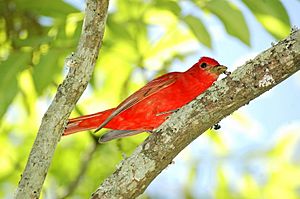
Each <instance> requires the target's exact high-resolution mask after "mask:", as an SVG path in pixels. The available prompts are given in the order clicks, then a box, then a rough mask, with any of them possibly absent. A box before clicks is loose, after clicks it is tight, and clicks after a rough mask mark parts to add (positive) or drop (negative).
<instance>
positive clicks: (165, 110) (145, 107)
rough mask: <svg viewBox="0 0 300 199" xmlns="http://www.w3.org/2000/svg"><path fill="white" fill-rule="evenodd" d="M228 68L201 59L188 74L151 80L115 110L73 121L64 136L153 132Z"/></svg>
mask: <svg viewBox="0 0 300 199" xmlns="http://www.w3.org/2000/svg"><path fill="white" fill-rule="evenodd" d="M226 69H227V68H226V67H225V66H222V65H220V64H219V63H218V62H217V61H216V60H214V59H212V58H209V57H202V58H201V59H200V60H199V61H198V62H197V63H196V64H194V65H193V66H192V67H191V68H190V69H188V70H187V71H185V72H171V73H167V74H165V75H162V76H160V77H158V78H156V79H154V80H152V81H150V82H149V83H147V84H146V85H145V86H144V87H142V88H140V89H139V90H137V91H136V92H135V93H133V94H132V95H130V96H129V97H128V98H127V99H125V100H124V101H123V102H122V103H121V104H120V105H118V106H117V107H116V108H112V109H108V110H105V111H102V112H98V113H95V114H91V115H86V116H81V117H78V118H74V119H70V120H69V122H68V125H67V127H66V130H65V132H64V135H68V134H72V133H76V132H79V131H84V130H90V129H96V128H98V129H97V130H100V129H101V128H109V129H113V130H126V134H124V136H128V135H130V134H128V131H127V130H129V131H135V132H142V131H151V130H153V129H154V128H156V127H158V126H159V125H160V124H162V123H163V122H164V121H165V120H166V119H167V116H169V115H170V114H171V113H172V112H173V111H175V110H177V109H178V108H180V107H182V106H183V105H185V104H187V103H188V102H190V101H192V100H193V99H194V98H195V97H197V96H198V95H200V94H201V93H202V92H204V91H205V90H207V89H208V88H209V87H210V86H211V85H212V84H213V82H215V81H216V80H217V78H218V76H219V75H220V74H221V73H224V72H225V71H226ZM118 132H120V133H119V134H120V135H119V136H116V135H114V136H113V137H112V138H110V139H113V138H116V137H123V136H122V135H121V134H122V131H118ZM132 134H134V133H132ZM135 134H136V133H135ZM110 139H108V140H110Z"/></svg>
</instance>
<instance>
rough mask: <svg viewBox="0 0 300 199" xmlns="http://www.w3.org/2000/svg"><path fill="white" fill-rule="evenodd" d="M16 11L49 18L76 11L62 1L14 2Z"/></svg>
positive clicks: (23, 0)
mask: <svg viewBox="0 0 300 199" xmlns="http://www.w3.org/2000/svg"><path fill="white" fill-rule="evenodd" d="M14 2H15V3H16V7H17V9H20V10H23V11H28V12H30V13H35V14H38V15H43V16H49V17H64V16H66V15H68V14H70V13H74V12H79V10H78V9H76V8H75V7H73V6H71V5H70V4H68V3H65V2H64V1H62V0H44V1H39V0H15V1H14Z"/></svg>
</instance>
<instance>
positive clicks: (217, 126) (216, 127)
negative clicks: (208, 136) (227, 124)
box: [210, 123, 221, 130]
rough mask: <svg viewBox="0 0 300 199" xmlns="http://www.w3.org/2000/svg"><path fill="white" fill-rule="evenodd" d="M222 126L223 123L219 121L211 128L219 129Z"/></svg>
mask: <svg viewBox="0 0 300 199" xmlns="http://www.w3.org/2000/svg"><path fill="white" fill-rule="evenodd" d="M220 128H221V125H220V124H219V123H217V124H214V125H213V126H212V127H210V129H213V130H219V129H220Z"/></svg>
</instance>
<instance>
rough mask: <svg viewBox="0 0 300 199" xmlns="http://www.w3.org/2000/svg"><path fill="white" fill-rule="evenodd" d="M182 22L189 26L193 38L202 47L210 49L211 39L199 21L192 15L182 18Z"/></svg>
mask: <svg viewBox="0 0 300 199" xmlns="http://www.w3.org/2000/svg"><path fill="white" fill-rule="evenodd" d="M183 21H184V22H185V23H186V24H187V25H188V26H189V28H190V29H191V31H192V32H193V33H194V35H195V37H196V38H197V39H198V40H199V41H200V42H201V43H203V44H204V45H206V46H207V47H209V48H211V38H210V35H209V32H208V31H207V30H206V28H205V26H204V24H203V23H202V22H201V20H200V19H199V18H197V17H194V16H193V15H187V16H185V17H183Z"/></svg>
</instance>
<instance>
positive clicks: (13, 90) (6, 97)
mask: <svg viewBox="0 0 300 199" xmlns="http://www.w3.org/2000/svg"><path fill="white" fill-rule="evenodd" d="M29 60H30V54H29V53H23V52H17V53H13V54H11V55H10V56H9V57H8V59H7V60H6V61H4V62H2V63H1V64H0V68H1V73H0V96H1V97H0V119H1V118H2V116H3V115H4V114H5V112H6V110H7V108H8V106H9V105H10V104H11V103H12V101H13V99H14V97H15V96H16V94H17V93H18V83H17V78H16V76H17V74H18V73H19V72H20V71H22V70H23V69H24V68H26V65H27V64H28V62H29Z"/></svg>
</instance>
